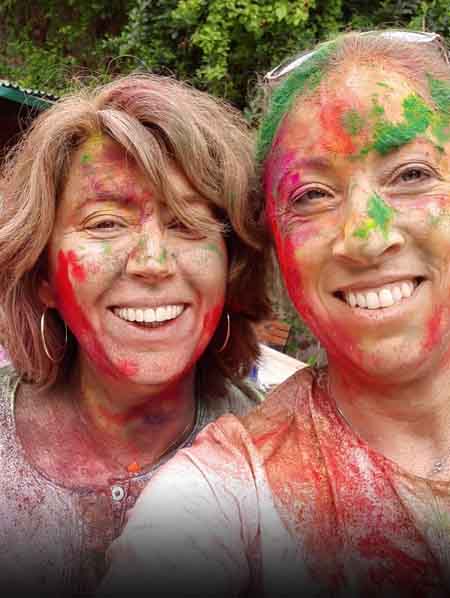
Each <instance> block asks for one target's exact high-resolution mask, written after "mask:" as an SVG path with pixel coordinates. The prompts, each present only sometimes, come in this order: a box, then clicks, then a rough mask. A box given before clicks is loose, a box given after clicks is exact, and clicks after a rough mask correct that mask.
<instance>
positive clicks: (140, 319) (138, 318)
mask: <svg viewBox="0 0 450 598" xmlns="http://www.w3.org/2000/svg"><path fill="white" fill-rule="evenodd" d="M143 321H144V312H143V311H142V309H137V310H136V322H143Z"/></svg>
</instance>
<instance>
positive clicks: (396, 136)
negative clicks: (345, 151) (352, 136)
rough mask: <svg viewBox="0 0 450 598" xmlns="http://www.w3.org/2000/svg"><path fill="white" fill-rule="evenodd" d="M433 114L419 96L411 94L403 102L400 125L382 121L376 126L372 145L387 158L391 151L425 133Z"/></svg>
mask: <svg viewBox="0 0 450 598" xmlns="http://www.w3.org/2000/svg"><path fill="white" fill-rule="evenodd" d="M432 116H433V112H432V110H431V108H430V107H429V106H427V104H426V103H425V101H424V100H423V99H422V98H421V97H420V96H418V95H417V94H414V93H413V94H410V95H408V96H407V97H406V98H405V99H404V100H403V118H404V120H403V121H402V122H399V123H392V122H389V121H387V120H384V119H380V121H379V122H378V123H376V124H375V130H374V141H373V144H372V147H373V149H375V150H376V151H377V152H378V153H379V154H381V155H382V156H385V155H386V154H388V153H389V152H390V151H392V150H394V149H397V148H398V147H401V146H402V145H405V144H406V143H409V142H410V141H412V140H413V139H415V138H416V137H417V136H418V135H421V134H422V133H425V131H426V130H427V129H428V127H429V126H430V123H431V120H432Z"/></svg>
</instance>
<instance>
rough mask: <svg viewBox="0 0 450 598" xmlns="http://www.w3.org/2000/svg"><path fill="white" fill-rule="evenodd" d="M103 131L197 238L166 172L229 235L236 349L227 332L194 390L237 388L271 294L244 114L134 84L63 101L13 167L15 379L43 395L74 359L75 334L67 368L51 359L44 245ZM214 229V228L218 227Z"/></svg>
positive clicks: (8, 280) (10, 289)
mask: <svg viewBox="0 0 450 598" xmlns="http://www.w3.org/2000/svg"><path fill="white" fill-rule="evenodd" d="M98 133H103V134H105V135H108V136H109V137H110V138H111V139H113V140H114V141H115V142H117V143H118V144H119V145H120V146H122V147H123V148H124V149H125V150H126V152H127V153H128V154H129V155H131V156H132V157H133V158H134V160H135V161H136V163H137V164H138V166H139V167H140V168H141V169H142V170H143V172H144V173H145V174H146V175H147V176H148V178H149V180H150V181H151V183H152V185H153V186H154V187H155V189H156V191H158V192H160V194H161V196H162V197H164V198H165V199H166V201H167V202H168V203H169V204H170V205H171V207H172V209H173V210H174V211H175V212H176V213H177V216H179V217H180V218H182V219H183V220H184V221H187V223H188V224H189V225H191V226H192V225H193V226H197V227H198V228H199V229H204V228H205V227H210V226H211V225H213V223H211V222H209V223H208V222H205V221H203V220H202V221H200V220H199V221H198V222H197V220H196V216H195V214H194V215H193V214H192V211H189V210H185V209H183V208H185V207H186V206H185V205H182V204H180V201H181V200H180V199H179V198H177V195H176V193H175V191H174V189H173V188H172V185H171V181H170V177H169V176H168V167H169V166H170V165H173V164H175V165H176V166H177V167H178V168H179V169H180V170H181V172H182V173H183V174H184V175H185V177H186V179H187V180H188V181H189V183H190V184H191V186H192V187H193V188H194V189H195V190H196V191H197V192H198V193H199V194H200V195H201V196H202V197H204V198H205V199H206V200H207V201H208V202H209V204H210V205H211V207H212V209H213V212H214V214H215V215H216V218H217V222H218V226H219V227H220V229H221V230H223V231H225V232H224V235H225V241H226V245H227V249H228V256H229V271H228V280H227V290H226V303H225V310H224V312H225V311H228V312H229V313H230V316H231V318H230V319H231V335H230V340H229V342H228V344H227V346H226V348H225V350H224V351H223V352H218V350H217V349H218V348H219V347H220V346H221V345H222V344H223V341H224V338H225V334H226V319H225V316H224V315H223V316H222V319H221V322H220V323H219V326H218V328H217V330H216V332H215V334H214V337H213V338H212V340H211V342H210V344H209V346H208V347H207V349H206V351H205V353H204V354H203V356H202V357H201V358H200V360H199V362H198V364H197V382H198V383H201V386H202V387H203V388H204V389H206V390H207V391H209V392H210V393H216V394H217V393H223V392H225V389H226V383H227V381H228V380H229V381H234V382H236V381H239V380H240V379H242V378H243V377H244V376H245V375H246V374H247V373H248V371H249V368H250V367H251V365H252V364H253V363H254V361H255V359H256V358H257V355H258V344H257V341H256V337H255V334H254V331H253V327H252V326H251V323H252V322H257V321H259V320H261V319H263V318H264V317H266V316H267V315H268V313H269V300H268V296H267V288H266V276H267V267H266V264H267V259H266V257H267V255H266V252H267V246H268V243H267V239H266V235H265V231H264V229H263V227H262V226H261V225H260V224H259V222H260V221H261V219H260V212H261V206H260V195H259V194H258V193H257V192H256V179H255V173H254V163H253V146H252V141H251V138H250V135H249V131H248V130H247V127H246V125H245V122H244V121H243V119H242V117H241V116H240V115H239V113H238V112H237V111H236V110H234V109H232V108H231V107H230V106H227V105H225V104H223V103H222V102H220V101H218V100H216V99H214V98H212V97H211V96H209V95H207V94H206V93H203V92H200V91H197V90H195V89H193V88H192V87H190V86H188V85H187V84H184V83H181V82H178V81H176V80H174V79H172V78H170V77H160V76H156V75H130V76H127V77H123V78H120V79H117V80H116V81H114V82H112V83H110V84H108V85H105V86H101V87H99V88H96V89H94V90H88V89H84V90H81V91H79V92H77V93H75V94H73V95H71V96H68V97H66V98H63V99H62V100H60V101H59V102H58V103H57V104H56V105H55V106H53V107H51V108H50V109H49V110H47V111H46V112H45V113H43V114H42V115H41V116H39V117H38V118H37V119H36V121H35V122H34V124H33V126H32V128H31V130H30V131H29V132H28V133H27V135H26V136H25V138H24V139H23V140H22V141H21V143H20V144H19V145H18V146H17V147H16V148H15V149H14V150H13V152H12V153H11V154H10V156H9V157H8V159H7V161H6V164H5V168H4V171H3V181H2V190H1V191H0V305H1V306H2V312H3V313H1V318H2V323H1V329H0V340H1V342H2V343H3V344H4V346H5V347H6V349H7V351H8V353H9V355H10V358H11V361H12V363H13V365H14V367H15V368H16V370H17V371H18V372H19V373H20V374H21V375H22V376H23V377H24V379H26V380H28V381H30V382H33V383H35V384H36V385H38V386H39V387H49V386H51V385H53V384H54V383H55V382H56V381H57V380H58V379H61V378H62V379H64V376H66V375H68V372H69V370H70V367H71V365H72V364H73V359H74V357H75V354H76V351H77V344H76V340H75V337H74V336H73V335H72V334H71V333H70V331H69V340H68V347H67V350H66V353H65V356H64V359H63V360H62V361H61V363H59V364H54V363H52V362H51V361H50V360H49V359H48V357H47V356H46V354H45V352H44V350H43V346H42V341H41V337H40V318H41V315H42V313H43V310H44V309H45V305H44V304H43V303H42V302H41V301H40V299H39V295H38V288H39V287H40V283H41V281H42V279H43V276H44V275H45V272H46V251H45V250H46V246H47V243H48V241H49V238H50V235H51V233H52V229H53V226H54V222H55V214H56V210H57V208H58V200H59V197H60V195H61V191H62V188H63V185H64V181H65V177H66V176H67V173H68V171H69V169H70V165H71V157H72V155H73V153H74V152H75V150H76V149H77V148H78V147H79V146H80V145H81V144H82V143H83V142H84V141H86V140H87V139H88V138H89V137H90V136H91V135H93V134H98ZM217 222H216V225H217ZM46 324H47V325H46V340H47V345H48V348H49V351H50V352H51V354H52V355H58V354H59V353H60V352H61V347H62V346H63V345H64V326H63V325H62V322H61V320H60V317H59V314H58V313H57V312H56V311H53V310H52V311H51V312H49V314H48V317H47V319H46Z"/></svg>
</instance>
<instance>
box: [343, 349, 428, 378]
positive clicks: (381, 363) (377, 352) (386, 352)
mask: <svg viewBox="0 0 450 598" xmlns="http://www.w3.org/2000/svg"><path fill="white" fill-rule="evenodd" d="M347 359H348V362H349V365H350V363H351V366H353V367H352V369H354V370H356V371H357V372H358V374H359V377H361V378H366V379H367V380H368V381H369V380H370V382H371V383H372V384H375V385H380V386H392V385H395V384H407V383H409V382H412V381H413V380H415V379H417V378H418V377H421V376H424V375H426V373H427V371H428V370H430V371H431V370H432V369H433V368H435V366H436V362H437V361H438V359H439V356H437V355H435V354H434V353H433V352H431V351H429V350H425V349H424V347H423V343H422V342H420V341H415V342H413V341H411V340H406V339H399V338H392V339H384V340H379V341H378V342H377V343H376V346H375V347H374V348H373V349H372V350H368V348H367V347H366V348H364V347H361V348H360V351H359V352H358V355H357V356H355V355H353V354H352V355H348V356H347ZM341 367H342V364H341Z"/></svg>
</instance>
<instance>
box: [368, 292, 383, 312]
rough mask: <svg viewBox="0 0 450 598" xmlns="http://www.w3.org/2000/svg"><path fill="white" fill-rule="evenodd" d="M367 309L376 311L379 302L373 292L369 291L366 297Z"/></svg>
mask: <svg viewBox="0 0 450 598" xmlns="http://www.w3.org/2000/svg"><path fill="white" fill-rule="evenodd" d="M366 299H367V307H368V308H369V309H378V308H379V307H380V301H379V299H378V295H377V294H376V293H374V292H373V291H369V292H368V293H367V295H366Z"/></svg>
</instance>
